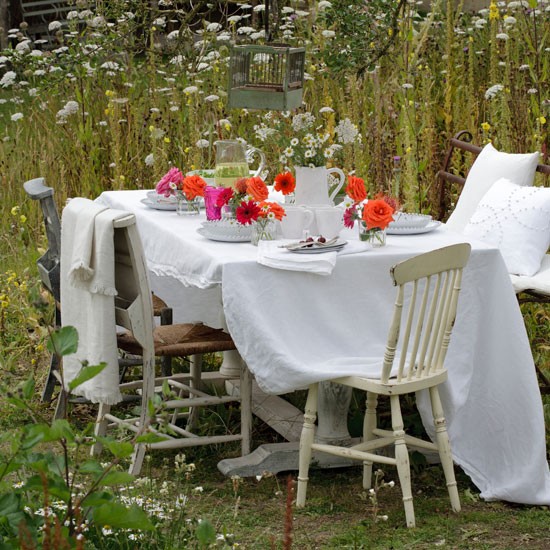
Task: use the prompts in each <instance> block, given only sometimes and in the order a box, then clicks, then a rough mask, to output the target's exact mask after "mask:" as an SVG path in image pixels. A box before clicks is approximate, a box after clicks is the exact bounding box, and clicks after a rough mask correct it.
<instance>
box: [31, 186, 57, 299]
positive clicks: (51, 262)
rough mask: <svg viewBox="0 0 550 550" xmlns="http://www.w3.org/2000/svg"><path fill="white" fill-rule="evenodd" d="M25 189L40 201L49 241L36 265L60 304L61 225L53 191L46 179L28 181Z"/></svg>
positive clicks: (44, 281) (45, 283)
mask: <svg viewBox="0 0 550 550" xmlns="http://www.w3.org/2000/svg"><path fill="white" fill-rule="evenodd" d="M23 188H24V189H25V192H26V193H27V195H28V196H29V197H30V198H31V199H33V200H38V201H40V207H41V208H42V214H43V217H44V226H45V228H46V237H47V239H48V250H46V253H45V254H44V255H43V256H41V257H40V258H39V259H38V260H37V262H36V264H37V267H38V272H39V273H40V279H41V280H42V283H43V284H44V286H45V287H46V288H47V289H48V290H49V291H50V292H51V293H52V294H53V296H54V298H55V299H56V300H57V301H58V302H59V300H60V281H59V277H60V273H59V269H60V267H59V259H60V254H61V223H60V221H59V214H58V212H57V207H56V204H55V200H54V198H53V189H52V188H51V187H47V186H46V185H45V180H44V178H36V179H33V180H29V181H26V182H25V183H24V184H23Z"/></svg>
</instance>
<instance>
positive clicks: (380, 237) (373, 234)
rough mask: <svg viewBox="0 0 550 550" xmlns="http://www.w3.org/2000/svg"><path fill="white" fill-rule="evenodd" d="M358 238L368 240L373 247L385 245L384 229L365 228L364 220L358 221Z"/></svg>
mask: <svg viewBox="0 0 550 550" xmlns="http://www.w3.org/2000/svg"><path fill="white" fill-rule="evenodd" d="M359 240H360V241H363V242H368V243H369V244H370V245H371V246H372V247H373V248H380V247H381V246H386V230H385V229H380V228H379V227H373V228H371V229H367V226H366V225H365V223H364V222H362V221H360V222H359Z"/></svg>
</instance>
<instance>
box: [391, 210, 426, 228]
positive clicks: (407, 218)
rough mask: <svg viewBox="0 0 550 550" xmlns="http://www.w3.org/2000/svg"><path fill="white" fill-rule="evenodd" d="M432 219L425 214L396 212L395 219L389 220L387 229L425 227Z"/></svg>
mask: <svg viewBox="0 0 550 550" xmlns="http://www.w3.org/2000/svg"><path fill="white" fill-rule="evenodd" d="M431 221H432V217H431V216H429V215H427V214H410V213H408V212H396V213H395V220H394V221H393V222H390V224H389V225H388V229H389V228H392V229H397V228H399V227H408V228H411V227H426V225H428V224H429V223H430V222H431Z"/></svg>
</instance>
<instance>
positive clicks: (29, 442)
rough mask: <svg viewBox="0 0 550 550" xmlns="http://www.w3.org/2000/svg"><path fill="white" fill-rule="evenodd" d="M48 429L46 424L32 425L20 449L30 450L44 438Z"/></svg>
mask: <svg viewBox="0 0 550 550" xmlns="http://www.w3.org/2000/svg"><path fill="white" fill-rule="evenodd" d="M49 430H50V427H49V426H47V425H46V424H34V425H32V426H29V427H28V430H26V433H25V435H24V437H23V440H22V441H21V449H32V448H33V447H34V446H36V445H38V443H41V442H42V441H44V439H45V438H46V435H47V434H48V432H49Z"/></svg>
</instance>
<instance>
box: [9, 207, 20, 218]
mask: <svg viewBox="0 0 550 550" xmlns="http://www.w3.org/2000/svg"><path fill="white" fill-rule="evenodd" d="M18 213H19V206H14V207H13V208H12V209H11V215H12V216H17V214H18Z"/></svg>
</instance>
